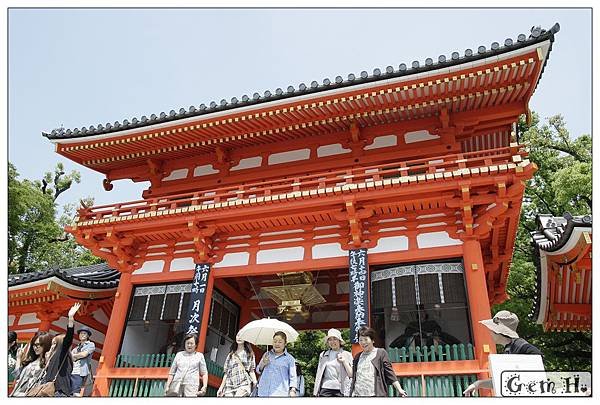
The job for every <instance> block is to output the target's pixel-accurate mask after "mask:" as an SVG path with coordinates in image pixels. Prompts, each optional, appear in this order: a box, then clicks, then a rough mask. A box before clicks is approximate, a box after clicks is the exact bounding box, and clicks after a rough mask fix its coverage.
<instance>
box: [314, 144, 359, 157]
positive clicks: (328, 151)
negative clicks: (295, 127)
mask: <svg viewBox="0 0 600 405" xmlns="http://www.w3.org/2000/svg"><path fill="white" fill-rule="evenodd" d="M348 152H352V150H351V149H344V148H343V147H342V144H340V143H334V144H332V145H323V146H319V147H318V148H317V157H325V156H333V155H341V154H344V153H348Z"/></svg>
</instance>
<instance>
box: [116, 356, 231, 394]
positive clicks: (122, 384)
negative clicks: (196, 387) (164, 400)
mask: <svg viewBox="0 0 600 405" xmlns="http://www.w3.org/2000/svg"><path fill="white" fill-rule="evenodd" d="M174 358H175V354H170V355H167V354H156V353H154V354H119V355H118V356H117V361H116V363H115V367H117V368H140V367H144V368H160V367H171V364H173V359H174ZM206 368H207V369H208V374H211V375H214V376H217V377H220V378H222V377H223V367H222V366H220V365H219V364H217V363H215V362H214V361H211V360H206ZM166 381H167V380H166V378H165V379H137V383H136V379H135V378H113V379H111V382H110V388H109V396H111V397H162V396H164V391H165V383H166ZM206 396H211V397H216V396H217V389H216V388H214V387H211V386H209V387H208V389H207V391H206Z"/></svg>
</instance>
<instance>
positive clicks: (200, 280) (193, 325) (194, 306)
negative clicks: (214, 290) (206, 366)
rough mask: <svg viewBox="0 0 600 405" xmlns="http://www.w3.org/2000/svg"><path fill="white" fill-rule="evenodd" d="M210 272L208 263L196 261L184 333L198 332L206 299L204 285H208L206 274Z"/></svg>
mask: <svg viewBox="0 0 600 405" xmlns="http://www.w3.org/2000/svg"><path fill="white" fill-rule="evenodd" d="M209 273H210V264H208V263H197V264H196V270H195V272H194V279H193V280H192V293H191V295H190V306H189V309H188V318H187V326H186V334H188V333H195V334H196V335H197V334H198V333H199V332H200V323H201V322H202V314H203V313H204V302H205V301H206V286H207V285H208V274H209Z"/></svg>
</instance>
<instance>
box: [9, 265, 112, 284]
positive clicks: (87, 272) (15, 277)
mask: <svg viewBox="0 0 600 405" xmlns="http://www.w3.org/2000/svg"><path fill="white" fill-rule="evenodd" d="M51 277H57V278H59V279H60V280H63V281H65V282H67V283H70V284H72V285H74V286H77V287H82V288H92V289H98V290H104V289H111V288H116V287H117V286H118V285H119V278H120V277H121V273H119V271H117V270H115V269H112V268H111V267H109V266H108V264H106V263H100V264H93V265H90V266H80V267H72V268H68V269H48V270H42V271H36V272H30V273H20V274H11V275H9V276H8V287H9V288H11V287H17V286H21V285H24V284H28V283H32V282H35V281H41V280H45V279H48V278H51Z"/></svg>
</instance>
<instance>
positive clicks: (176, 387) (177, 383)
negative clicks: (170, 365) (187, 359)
mask: <svg viewBox="0 0 600 405" xmlns="http://www.w3.org/2000/svg"><path fill="white" fill-rule="evenodd" d="M189 369H190V368H189V366H188V368H186V370H185V372H184V373H183V376H182V377H181V379H180V380H175V376H173V379H172V380H171V383H170V384H169V388H167V392H166V393H165V396H167V397H178V396H179V394H180V391H181V383H182V382H183V380H184V379H185V376H186V375H187V373H188V371H189Z"/></svg>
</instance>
